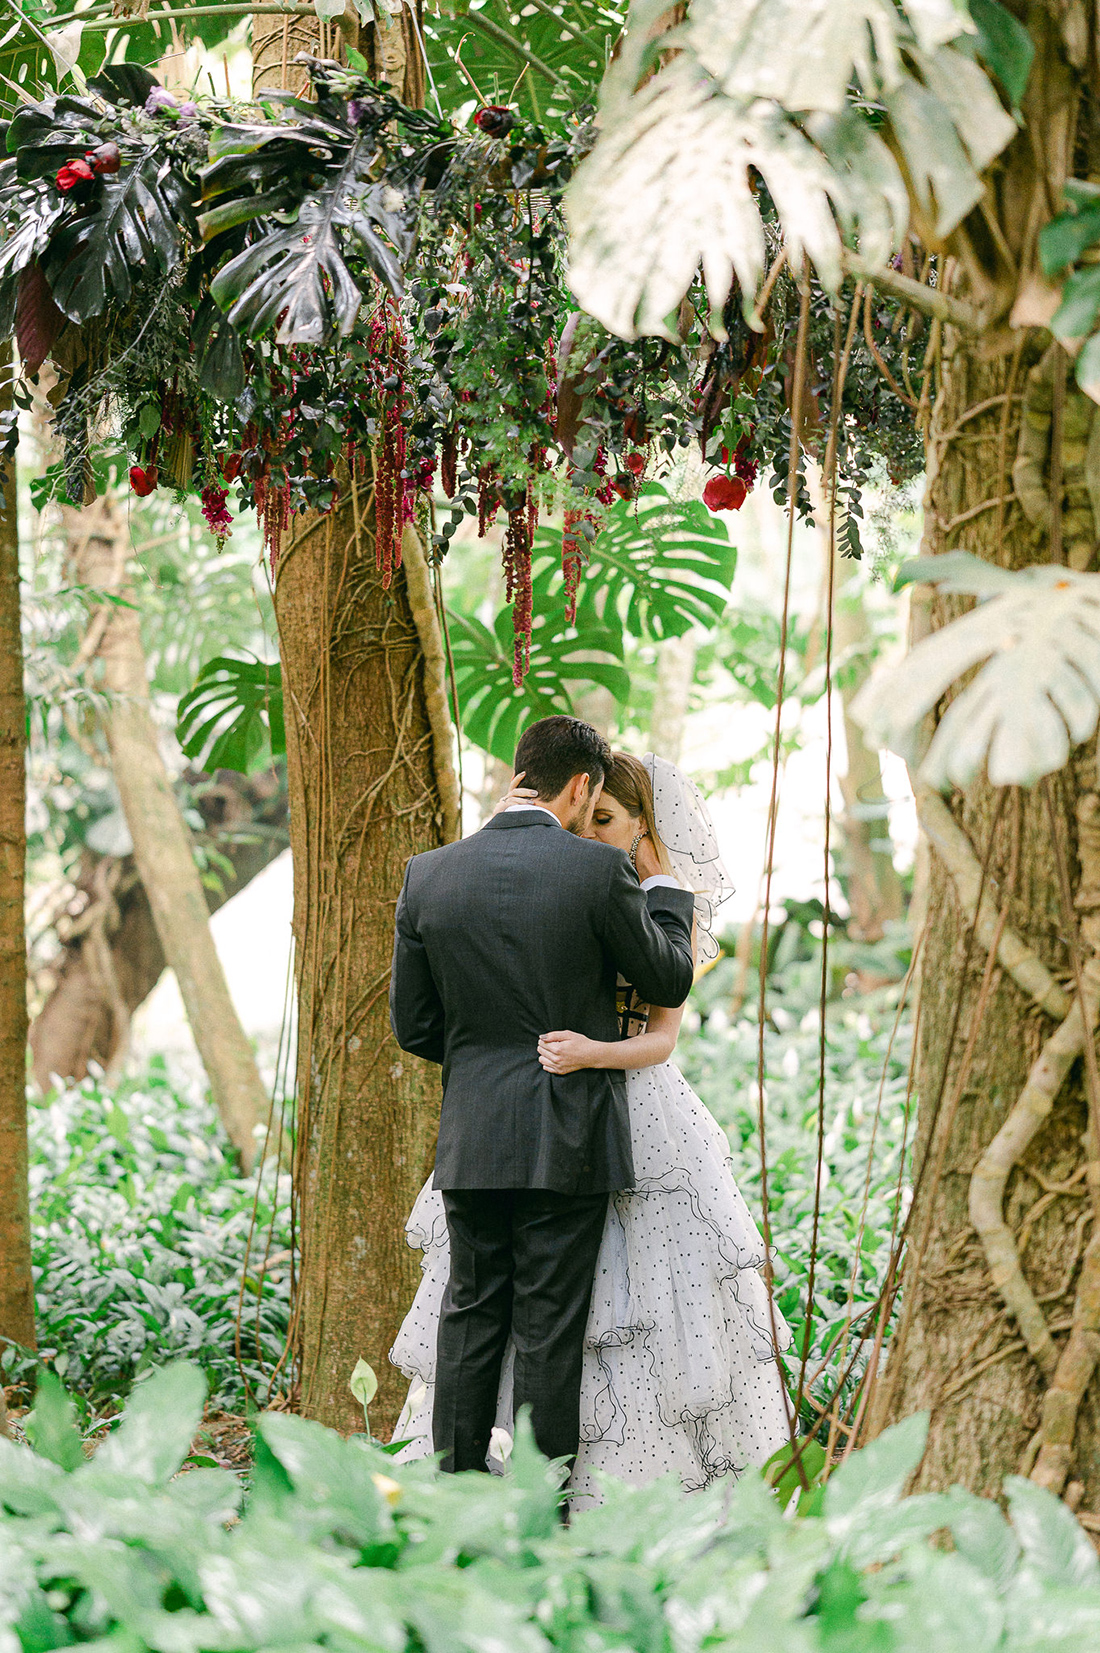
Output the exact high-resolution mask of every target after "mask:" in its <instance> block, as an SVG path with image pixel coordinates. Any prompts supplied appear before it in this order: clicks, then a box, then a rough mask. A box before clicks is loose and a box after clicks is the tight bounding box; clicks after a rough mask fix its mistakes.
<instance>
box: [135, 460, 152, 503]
mask: <svg viewBox="0 0 1100 1653" xmlns="http://www.w3.org/2000/svg"><path fill="white" fill-rule="evenodd" d="M156 485H157V468H156V466H155V465H150V466H149V467H148V469H147V470H143V469H142V468H141V466H140V465H131V466H130V486H131V488H132V489H133V490H134V492H135V494H137V496H138V498H139V499H144V498H145V497H146V495H148V494H151V493H152V492H153V491H154V489H155V488H156Z"/></svg>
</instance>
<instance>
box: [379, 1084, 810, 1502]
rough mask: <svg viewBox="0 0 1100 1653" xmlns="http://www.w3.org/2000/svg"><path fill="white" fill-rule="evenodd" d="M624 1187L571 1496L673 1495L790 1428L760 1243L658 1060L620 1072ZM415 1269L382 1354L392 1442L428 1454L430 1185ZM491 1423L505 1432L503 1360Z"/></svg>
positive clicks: (437, 1218) (598, 1313)
mask: <svg viewBox="0 0 1100 1653" xmlns="http://www.w3.org/2000/svg"><path fill="white" fill-rule="evenodd" d="M627 1101H628V1104H629V1110H630V1130H631V1138H632V1142H633V1150H634V1167H635V1174H636V1184H635V1187H634V1189H633V1190H631V1191H630V1192H629V1193H622V1194H615V1195H612V1197H611V1203H610V1206H609V1209H608V1215H607V1226H606V1228H605V1230H604V1237H603V1243H602V1246H601V1249H600V1255H599V1261H598V1263H597V1266H596V1280H595V1289H594V1291H593V1296H592V1308H591V1312H590V1314H589V1319H588V1329H587V1333H586V1339H585V1353H584V1369H583V1377H582V1382H581V1448H580V1453H579V1455H578V1457H577V1461H576V1465H575V1467H574V1471H573V1476H572V1479H571V1482H570V1486H571V1488H572V1490H573V1494H574V1504H575V1506H577V1507H584V1505H585V1504H587V1503H590V1502H592V1501H594V1500H596V1499H598V1497H599V1487H598V1481H597V1479H596V1478H595V1476H594V1474H593V1472H594V1471H603V1472H605V1473H607V1474H609V1475H612V1476H615V1477H616V1478H618V1479H619V1480H622V1481H629V1482H634V1483H641V1482H647V1481H651V1480H653V1479H655V1478H656V1477H657V1476H660V1475H665V1474H669V1473H676V1474H678V1475H679V1476H680V1477H681V1480H682V1482H683V1485H684V1487H685V1489H687V1490H689V1491H693V1490H696V1489H699V1488H702V1487H704V1486H707V1485H708V1484H709V1483H710V1482H711V1481H713V1480H715V1479H716V1478H717V1477H718V1476H720V1475H738V1474H740V1473H741V1471H742V1470H744V1469H745V1468H747V1467H749V1466H750V1465H760V1464H763V1463H764V1462H765V1460H766V1459H767V1458H769V1457H770V1456H771V1454H772V1453H773V1452H775V1451H776V1450H777V1448H778V1447H780V1446H781V1445H782V1444H783V1442H784V1441H785V1440H787V1438H788V1425H787V1414H786V1409H785V1403H784V1397H783V1392H782V1386H781V1380H780V1377H779V1372H778V1370H777V1366H776V1354H775V1339H776V1338H777V1339H778V1341H779V1345H780V1347H781V1348H785V1347H787V1345H788V1344H789V1341H790V1334H789V1332H788V1330H787V1328H786V1326H785V1324H784V1322H783V1320H782V1318H781V1317H780V1316H779V1313H778V1310H776V1311H775V1319H774V1325H773V1318H772V1309H771V1308H770V1307H769V1304H768V1296H767V1291H766V1288H765V1286H764V1283H763V1281H762V1279H761V1277H760V1275H759V1273H758V1272H757V1271H758V1270H759V1269H760V1267H761V1266H762V1264H763V1262H764V1245H763V1241H762V1239H761V1237H760V1234H759V1232H758V1230H757V1228H756V1225H755V1224H754V1223H753V1220H752V1218H751V1217H750V1215H749V1212H748V1208H747V1206H746V1205H745V1202H744V1200H743V1199H742V1198H741V1195H740V1193H739V1192H738V1190H737V1185H736V1184H735V1182H734V1180H733V1176H732V1174H731V1171H730V1160H729V1150H728V1146H727V1143H726V1139H725V1136H724V1134H723V1132H722V1130H721V1129H720V1127H719V1126H718V1124H717V1122H716V1121H715V1120H714V1119H713V1118H712V1117H711V1115H710V1114H709V1113H708V1112H707V1110H706V1108H705V1107H704V1106H703V1104H702V1102H701V1101H700V1100H699V1098H698V1097H697V1096H696V1095H695V1092H694V1091H693V1090H692V1089H691V1086H690V1085H689V1084H688V1083H687V1081H686V1080H685V1079H684V1077H683V1075H682V1074H681V1073H680V1071H679V1069H678V1068H677V1067H675V1066H674V1064H673V1063H672V1062H662V1063H661V1064H660V1065H659V1066H657V1067H651V1068H641V1069H635V1070H632V1071H628V1073H627ZM406 1231H407V1233H408V1237H409V1243H410V1245H413V1246H416V1247H419V1248H420V1249H421V1250H422V1251H423V1252H424V1262H423V1269H424V1277H423V1279H422V1281H421V1284H420V1288H419V1290H418V1291H417V1294H416V1298H415V1300H414V1302H413V1305H412V1308H411V1309H410V1310H409V1313H408V1315H407V1316H406V1319H405V1322H404V1324H403V1325H402V1327H401V1330H400V1332H399V1334H398V1337H397V1341H396V1343H395V1344H394V1346H393V1349H392V1351H391V1354H390V1358H391V1360H392V1361H393V1362H394V1364H395V1365H397V1366H399V1367H400V1368H401V1370H402V1371H403V1372H404V1373H405V1374H406V1376H407V1377H408V1378H409V1379H410V1380H411V1382H410V1388H409V1396H408V1399H407V1401H406V1404H405V1408H404V1411H403V1412H402V1414H401V1417H400V1419H399V1420H398V1424H397V1429H396V1432H395V1435H394V1439H395V1440H399V1441H400V1440H407V1441H408V1442H409V1444H408V1446H407V1447H406V1448H405V1449H404V1452H403V1454H402V1456H404V1457H406V1458H412V1457H424V1456H427V1455H428V1454H429V1453H430V1452H431V1451H432V1438H431V1419H432V1399H433V1384H434V1380H435V1346H436V1332H437V1329H438V1325H439V1313H440V1305H441V1302H442V1298H443V1291H444V1287H445V1286H446V1283H447V1275H448V1270H449V1266H450V1253H449V1247H448V1242H447V1225H446V1219H445V1217H444V1212H443V1200H442V1197H441V1195H440V1194H439V1193H437V1192H436V1190H435V1189H433V1188H432V1186H431V1184H430V1183H429V1184H428V1185H427V1186H426V1187H425V1188H424V1189H422V1190H421V1193H420V1196H419V1198H418V1199H417V1201H416V1204H415V1206H414V1207H413V1211H412V1215H411V1216H410V1218H409V1222H408V1225H407V1230H406ZM497 1423H498V1425H499V1426H500V1427H501V1428H503V1429H505V1430H507V1431H508V1432H509V1434H510V1433H511V1431H512V1400H511V1357H510V1354H509V1357H508V1358H506V1360H505V1363H504V1369H503V1373H502V1379H501V1390H500V1398H499V1404H498V1413H497Z"/></svg>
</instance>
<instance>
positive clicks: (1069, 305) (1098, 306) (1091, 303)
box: [1050, 264, 1100, 344]
mask: <svg viewBox="0 0 1100 1653" xmlns="http://www.w3.org/2000/svg"><path fill="white" fill-rule="evenodd" d="M1098 310H1100V265H1097V264H1090V265H1089V266H1088V267H1087V268H1086V269H1084V270H1074V272H1073V274H1072V275H1071V276H1070V277H1069V279H1068V280H1067V282H1066V284H1065V286H1064V287H1063V288H1062V302H1061V304H1060V305H1059V306H1058V309H1057V311H1056V312H1055V315H1054V318H1053V320H1052V321H1051V324H1050V330H1051V332H1052V333H1053V334H1054V337H1055V338H1056V339H1060V340H1061V341H1062V343H1063V344H1073V343H1075V342H1076V341H1077V340H1079V339H1083V338H1086V337H1087V336H1088V334H1089V333H1091V332H1092V327H1093V323H1094V322H1095V320H1096V313H1097V311H1098Z"/></svg>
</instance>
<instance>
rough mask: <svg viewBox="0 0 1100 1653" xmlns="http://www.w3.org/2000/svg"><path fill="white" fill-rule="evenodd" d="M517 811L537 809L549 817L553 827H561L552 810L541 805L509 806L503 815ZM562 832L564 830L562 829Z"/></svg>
mask: <svg viewBox="0 0 1100 1653" xmlns="http://www.w3.org/2000/svg"><path fill="white" fill-rule="evenodd" d="M517 809H524V810H527V809H537V810H539V811H540V813H541V814H543V815H549V817H550V819H551V820H552V821H553V823H554V825H555V826H561V822H560V821H559V820H558V818H557V816H556V815H555V814H554V811H553V810H552V809H546V808H545V807H544V806H543V805H542V804H509V805H508V808H507V809H506V810H505V811H504V813H505V815H514V814H515V813H516V810H517ZM562 830H563V831H564V828H562Z"/></svg>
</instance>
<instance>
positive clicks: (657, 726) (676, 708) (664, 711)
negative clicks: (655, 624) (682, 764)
mask: <svg viewBox="0 0 1100 1653" xmlns="http://www.w3.org/2000/svg"><path fill="white" fill-rule="evenodd" d="M696 652H697V649H696V643H695V638H694V637H693V635H692V634H691V632H690V631H689V632H686V633H685V635H684V636H683V637H669V638H667V639H666V640H665V641H664V642H663V643H662V644H661V646H660V649H659V651H658V654H657V683H656V687H655V688H654V691H653V710H652V712H651V714H650V719H649V741H650V745H651V746H652V748H653V750H654V751H655V752H656V754H657V756H658V757H659V758H667V759H668V760H669V762H670V763H679V761H680V754H681V752H682V750H683V745H684V724H685V723H686V721H687V714H688V707H689V705H690V703H691V690H692V685H693V684H694V682H695V655H696Z"/></svg>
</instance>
